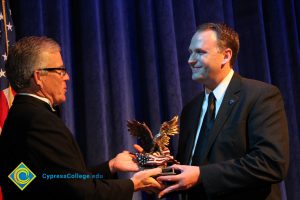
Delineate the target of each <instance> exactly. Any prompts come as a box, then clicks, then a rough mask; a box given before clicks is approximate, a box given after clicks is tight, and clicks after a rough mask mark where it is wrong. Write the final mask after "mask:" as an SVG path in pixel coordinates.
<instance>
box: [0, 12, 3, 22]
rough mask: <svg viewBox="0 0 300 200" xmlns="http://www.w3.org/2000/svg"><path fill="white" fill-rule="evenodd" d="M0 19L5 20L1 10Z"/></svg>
mask: <svg viewBox="0 0 300 200" xmlns="http://www.w3.org/2000/svg"><path fill="white" fill-rule="evenodd" d="M0 20H3V15H2V12H0Z"/></svg>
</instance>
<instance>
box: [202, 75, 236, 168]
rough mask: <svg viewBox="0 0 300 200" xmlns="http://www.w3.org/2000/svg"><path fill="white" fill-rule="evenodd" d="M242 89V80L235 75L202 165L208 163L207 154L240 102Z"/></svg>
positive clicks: (207, 142)
mask: <svg viewBox="0 0 300 200" xmlns="http://www.w3.org/2000/svg"><path fill="white" fill-rule="evenodd" d="M240 87H241V78H240V76H239V75H237V74H234V75H233V77H232V79H231V81H230V83H229V85H228V88H227V90H226V92H225V95H224V98H223V101H222V104H221V106H220V109H219V111H218V114H217V117H216V120H215V123H214V127H213V129H212V131H211V133H210V134H209V137H208V138H207V141H206V147H205V148H204V149H205V150H204V151H203V154H202V155H201V161H200V163H204V162H205V161H206V157H207V154H208V153H209V151H210V149H211V147H212V145H213V143H214V141H215V139H216V137H217V136H218V135H219V133H220V131H221V129H222V127H223V126H224V124H225V122H226V121H227V119H228V117H229V116H230V113H231V111H232V109H233V107H234V106H235V105H236V103H237V102H238V101H239V91H240Z"/></svg>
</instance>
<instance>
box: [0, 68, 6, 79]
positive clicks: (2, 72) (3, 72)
mask: <svg viewBox="0 0 300 200" xmlns="http://www.w3.org/2000/svg"><path fill="white" fill-rule="evenodd" d="M2 76H3V77H6V76H5V71H3V70H2V69H0V78H1V77H2Z"/></svg>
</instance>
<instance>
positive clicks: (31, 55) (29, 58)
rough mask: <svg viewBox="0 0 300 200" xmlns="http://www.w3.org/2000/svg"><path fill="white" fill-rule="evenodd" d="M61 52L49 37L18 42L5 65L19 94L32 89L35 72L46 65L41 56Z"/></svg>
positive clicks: (13, 86) (10, 51) (8, 75)
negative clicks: (46, 53)
mask: <svg viewBox="0 0 300 200" xmlns="http://www.w3.org/2000/svg"><path fill="white" fill-rule="evenodd" d="M59 51H60V46H59V44H58V43H57V42H55V41H54V40H53V39H51V38H47V37H37V36H30V37H24V38H22V39H20V40H19V41H18V42H16V43H15V44H14V45H13V46H12V47H11V48H10V49H9V53H8V58H7V62H6V65H5V70H6V75H7V78H8V80H9V82H10V84H11V86H12V88H13V89H14V90H15V91H16V92H19V91H20V90H22V89H24V88H28V87H30V86H31V78H32V75H33V72H34V70H36V69H37V68H39V67H43V65H45V64H46V63H45V62H46V61H45V60H44V59H43V58H42V56H41V54H42V53H43V52H49V53H54V52H59Z"/></svg>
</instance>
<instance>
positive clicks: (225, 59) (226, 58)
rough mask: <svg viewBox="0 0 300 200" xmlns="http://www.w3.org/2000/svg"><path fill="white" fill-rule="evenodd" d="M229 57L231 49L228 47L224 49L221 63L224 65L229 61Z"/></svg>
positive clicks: (230, 56)
mask: <svg viewBox="0 0 300 200" xmlns="http://www.w3.org/2000/svg"><path fill="white" fill-rule="evenodd" d="M231 58H232V50H231V49H230V48H227V49H225V50H224V58H223V61H222V64H223V65H225V64H226V63H228V62H230V60H231Z"/></svg>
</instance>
